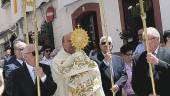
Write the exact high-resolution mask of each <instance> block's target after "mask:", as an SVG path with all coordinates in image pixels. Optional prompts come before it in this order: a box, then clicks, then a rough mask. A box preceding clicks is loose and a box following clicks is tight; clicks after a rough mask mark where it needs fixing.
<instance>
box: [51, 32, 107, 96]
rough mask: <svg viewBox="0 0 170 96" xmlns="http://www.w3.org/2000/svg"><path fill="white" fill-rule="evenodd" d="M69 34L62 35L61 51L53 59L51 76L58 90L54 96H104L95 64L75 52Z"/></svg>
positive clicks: (80, 53) (84, 55)
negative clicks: (56, 83)
mask: <svg viewBox="0 0 170 96" xmlns="http://www.w3.org/2000/svg"><path fill="white" fill-rule="evenodd" d="M71 34H72V33H69V34H66V35H64V37H63V39H62V45H63V49H61V50H60V51H59V53H58V54H57V55H56V56H55V57H54V59H53V62H54V63H53V64H52V65H51V68H52V75H53V78H54V80H55V81H56V82H58V88H57V91H56V93H55V96H104V93H103V89H102V86H101V78H100V71H99V69H98V66H97V64H96V63H95V62H94V61H92V60H90V59H89V58H88V56H87V55H86V54H85V53H83V52H75V48H74V47H73V46H72V44H71V40H70V38H71Z"/></svg>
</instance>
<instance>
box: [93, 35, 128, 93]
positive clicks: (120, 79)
mask: <svg viewBox="0 0 170 96" xmlns="http://www.w3.org/2000/svg"><path fill="white" fill-rule="evenodd" d="M100 49H101V51H100V52H98V53H97V56H96V58H92V59H93V60H95V61H96V62H97V63H98V65H99V69H100V72H101V79H102V86H103V90H104V93H105V96H113V92H114V93H116V96H122V87H123V86H124V85H125V83H126V80H127V74H126V70H125V65H124V63H123V60H122V58H121V57H120V56H117V55H112V54H111V49H112V39H111V37H108V46H107V45H106V37H105V36H103V37H101V39H100ZM110 63H112V64H111V66H112V69H113V70H112V72H110ZM111 73H112V78H113V80H114V81H112V82H114V85H112V84H111V75H110V74H111ZM112 91H113V92H112Z"/></svg>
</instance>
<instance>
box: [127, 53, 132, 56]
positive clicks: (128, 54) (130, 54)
mask: <svg viewBox="0 0 170 96" xmlns="http://www.w3.org/2000/svg"><path fill="white" fill-rule="evenodd" d="M125 55H127V56H132V55H133V54H132V53H126V54H125Z"/></svg>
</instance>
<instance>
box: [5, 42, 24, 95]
mask: <svg viewBox="0 0 170 96" xmlns="http://www.w3.org/2000/svg"><path fill="white" fill-rule="evenodd" d="M25 47H26V43H24V42H23V41H21V40H15V41H14V53H15V56H13V57H12V58H11V59H10V60H9V61H8V62H6V63H5V64H4V67H3V75H4V81H5V91H4V93H3V95H4V96H9V95H10V94H11V84H10V83H11V82H10V79H11V76H10V74H11V72H12V71H13V70H15V69H17V68H19V67H21V66H22V65H23V58H22V54H21V51H22V50H23V49H24V48H25Z"/></svg>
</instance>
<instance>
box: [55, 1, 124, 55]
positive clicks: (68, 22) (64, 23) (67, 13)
mask: <svg viewBox="0 0 170 96" xmlns="http://www.w3.org/2000/svg"><path fill="white" fill-rule="evenodd" d="M62 1H63V2H64V0H62ZM104 1H105V2H104V3H105V6H104V7H105V12H106V13H105V15H106V18H107V19H106V23H107V31H108V33H109V35H110V36H111V37H112V39H113V43H114V46H113V51H114V52H116V51H119V48H120V46H121V45H122V40H121V39H120V37H119V32H117V31H116V29H119V30H121V24H120V16H119V9H118V2H117V0H104ZM59 3H60V2H58V5H60V4H59ZM85 3H98V0H77V2H74V3H71V4H68V5H66V6H65V7H63V8H61V6H59V7H60V8H59V9H58V10H56V13H59V14H57V17H56V19H55V21H54V26H55V27H54V37H55V45H56V47H57V46H61V38H62V36H63V35H64V34H66V33H68V32H71V31H73V28H72V18H71V14H72V13H73V12H74V11H75V10H76V9H77V8H79V7H80V6H81V5H83V4H85ZM108 9H109V10H108Z"/></svg>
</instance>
